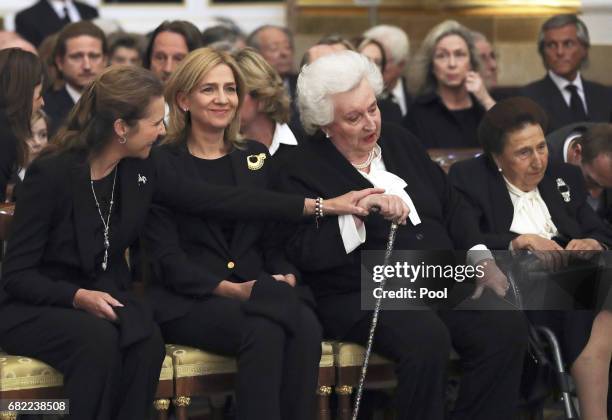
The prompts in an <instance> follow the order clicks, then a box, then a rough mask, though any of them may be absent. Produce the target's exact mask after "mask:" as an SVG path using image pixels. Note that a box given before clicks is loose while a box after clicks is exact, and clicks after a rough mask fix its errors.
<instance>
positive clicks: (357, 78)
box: [297, 51, 383, 134]
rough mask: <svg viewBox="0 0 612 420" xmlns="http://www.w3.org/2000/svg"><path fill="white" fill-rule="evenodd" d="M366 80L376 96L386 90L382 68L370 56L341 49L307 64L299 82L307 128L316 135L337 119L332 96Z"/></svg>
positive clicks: (301, 113)
mask: <svg viewBox="0 0 612 420" xmlns="http://www.w3.org/2000/svg"><path fill="white" fill-rule="evenodd" d="M363 79H366V80H367V81H368V83H369V84H370V86H371V87H372V89H373V90H374V94H375V95H376V96H378V95H380V93H381V92H382V90H383V79H382V75H381V74H380V70H379V69H378V67H377V66H376V64H374V63H373V62H372V61H370V59H369V58H367V57H366V56H364V55H362V54H359V53H357V52H354V51H340V52H337V53H334V54H329V55H326V56H323V57H321V58H318V59H317V60H315V61H314V62H312V63H311V64H308V65H305V66H304V67H302V70H301V71H300V75H299V77H298V82H297V92H298V107H299V110H300V119H301V121H302V125H303V127H304V130H305V131H306V133H308V134H314V133H315V132H316V131H317V129H319V128H320V127H324V126H326V125H327V124H329V123H331V122H332V121H333V120H334V104H333V101H332V95H334V94H336V93H344V92H348V91H350V90H353V89H355V88H356V87H357V86H358V85H359V84H360V83H361V81H362V80H363Z"/></svg>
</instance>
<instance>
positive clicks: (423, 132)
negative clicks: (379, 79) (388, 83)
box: [404, 20, 495, 149]
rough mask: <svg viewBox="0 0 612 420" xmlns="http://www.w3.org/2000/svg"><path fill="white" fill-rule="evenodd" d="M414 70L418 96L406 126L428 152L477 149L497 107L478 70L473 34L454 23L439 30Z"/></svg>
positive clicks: (423, 47)
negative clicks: (483, 125)
mask: <svg viewBox="0 0 612 420" xmlns="http://www.w3.org/2000/svg"><path fill="white" fill-rule="evenodd" d="M415 62H416V64H415V69H414V70H413V71H412V72H411V73H412V74H413V77H414V84H415V86H416V90H417V95H418V96H417V98H416V99H415V102H414V103H413V105H412V107H411V108H410V112H409V113H408V114H407V115H406V118H405V119H404V126H405V127H406V128H407V129H408V130H410V131H411V132H412V133H413V134H415V135H416V136H417V137H418V138H419V139H420V140H421V142H422V143H423V145H424V146H425V147H426V148H428V149H429V148H447V147H453V148H457V147H478V146H479V145H478V139H477V136H476V130H477V128H478V123H479V122H480V120H481V118H482V116H483V115H484V113H485V111H486V110H488V109H489V108H491V107H492V106H493V105H495V100H493V98H491V95H489V92H488V91H487V88H486V86H485V84H484V82H483V80H482V77H481V76H480V74H478V70H479V68H480V62H479V60H478V53H477V51H476V48H475V47H474V41H473V39H472V35H471V33H470V30H469V29H467V28H466V27H465V26H462V25H460V24H459V23H458V22H456V21H454V20H447V21H445V22H442V23H440V24H439V25H437V26H435V27H434V28H433V29H432V30H431V31H429V33H428V34H427V37H426V38H425V40H424V41H423V44H422V45H421V50H420V52H419V55H418V56H417V57H416V59H415Z"/></svg>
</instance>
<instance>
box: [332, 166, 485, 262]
mask: <svg viewBox="0 0 612 420" xmlns="http://www.w3.org/2000/svg"><path fill="white" fill-rule="evenodd" d="M359 173H360V174H361V175H362V176H363V177H364V178H365V179H367V180H368V181H370V182H371V183H372V185H374V186H375V187H378V188H384V189H385V194H393V195H397V196H398V197H400V198H401V199H402V201H403V202H404V203H405V204H406V205H407V206H408V208H409V209H410V213H409V214H408V220H410V223H412V225H413V226H416V225H418V224H420V223H421V218H420V217H419V214H418V212H417V209H416V207H415V206H414V203H413V202H412V199H411V198H410V196H409V195H408V193H407V192H406V191H405V190H404V188H406V186H407V185H408V184H407V183H406V182H405V181H404V180H403V179H402V178H400V177H399V176H397V175H395V174H392V173H391V172H389V171H387V169H386V167H385V163H384V162H383V160H382V155H380V156H378V157H376V158H374V160H372V163H371V165H370V172H369V173H365V172H363V171H359ZM338 225H339V227H340V235H341V236H342V243H343V244H344V250H345V251H346V253H347V254H349V253H351V252H352V251H354V250H355V249H356V248H357V247H358V246H359V245H361V244H363V243H364V242H365V240H366V228H365V224H363V223H362V224H361V225H360V226H359V227H357V225H356V224H355V219H354V217H353V216H352V215H343V216H338ZM470 251H478V252H471V253H470V252H468V256H467V260H468V264H472V265H474V264H476V263H477V262H478V261H480V260H483V259H487V258H492V254H491V252H490V251H488V249H487V247H486V246H485V245H483V244H478V245H475V246H473V247H472V248H470Z"/></svg>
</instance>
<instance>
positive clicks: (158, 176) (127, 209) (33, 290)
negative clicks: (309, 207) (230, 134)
mask: <svg viewBox="0 0 612 420" xmlns="http://www.w3.org/2000/svg"><path fill="white" fill-rule="evenodd" d="M174 163H175V162H172V161H168V160H166V159H163V158H160V157H158V156H157V155H156V154H155V153H153V156H152V157H151V158H149V159H144V160H141V159H123V160H122V161H121V162H120V163H119V166H118V169H117V170H118V173H117V178H118V180H117V182H118V185H119V189H118V190H117V191H116V194H119V200H118V201H119V203H120V204H119V207H118V209H117V212H118V217H117V219H118V220H119V222H117V223H116V224H113V225H112V226H111V241H110V242H111V245H110V250H109V260H110V262H109V268H108V270H107V271H106V272H102V271H101V270H100V269H99V267H98V266H97V264H95V262H94V258H95V250H96V248H97V247H98V246H99V244H98V243H96V242H95V240H94V236H95V235H94V230H95V227H96V226H99V225H98V223H101V221H100V219H99V215H98V213H97V209H96V207H95V202H94V199H93V195H92V193H91V185H90V182H89V180H90V177H89V165H88V164H87V163H86V159H85V156H84V153H80V152H60V153H56V154H53V155H50V156H45V157H41V158H39V159H37V160H36V161H35V162H33V163H32V165H31V166H30V167H29V169H28V173H27V175H26V178H25V180H24V183H23V185H22V188H21V190H20V197H19V201H18V203H17V205H16V209H15V216H14V220H13V224H12V232H11V236H10V238H9V241H8V247H7V253H6V255H5V258H4V260H3V264H2V270H3V272H2V278H1V279H0V318H1V319H2V323H1V325H0V328H7V329H10V328H11V327H14V326H17V325H19V324H21V323H22V322H25V321H27V320H28V319H30V318H32V317H35V316H37V315H38V314H39V313H40V311H41V310H42V309H43V308H44V306H48V305H53V306H63V307H68V308H71V307H72V300H73V298H74V294H75V293H76V291H77V289H79V288H87V289H94V290H104V291H108V292H110V293H111V294H118V295H119V296H123V295H125V296H126V298H125V299H124V298H123V297H120V298H119V300H120V301H122V299H124V300H129V301H132V298H131V297H130V296H129V295H127V294H126V293H127V290H128V289H129V286H130V281H131V279H130V272H129V269H128V267H127V263H126V261H125V258H124V253H125V250H126V249H127V247H128V246H130V245H131V244H132V243H134V242H135V240H136V239H137V238H138V237H139V235H140V234H141V233H142V228H143V226H144V223H145V219H146V216H147V213H148V211H149V208H150V206H151V202H152V200H154V201H155V202H157V203H162V204H165V205H167V206H170V207H171V208H173V209H181V210H184V211H186V212H191V213H193V214H201V215H203V216H211V215H214V214H219V213H220V212H221V213H225V214H228V215H230V216H233V217H265V216H267V215H269V214H272V217H279V218H286V219H289V220H294V221H295V220H301V217H302V212H303V205H304V204H303V203H304V202H303V197H295V196H281V195H279V194H275V193H267V194H266V193H264V192H257V193H255V192H254V191H249V190H246V189H240V188H227V187H217V186H210V185H207V184H204V183H202V182H197V181H194V180H191V179H189V178H180V175H179V172H180V171H179V168H175V167H174ZM248 201H255V204H253V205H252V206H250V207H249V208H248V209H246V208H243V203H244V202H248ZM113 223H115V222H113ZM122 303H124V304H126V302H123V301H122ZM9 305H11V306H12V310H11V311H10V313H11V316H10V317H7V316H3V314H2V310H3V308H5V307H7V306H9ZM134 307H135V308H140V309H141V310H138V311H131V309H130V305H127V304H126V309H125V311H126V313H127V315H128V316H126V325H132V326H135V328H132V329H131V331H132V332H135V334H136V335H138V334H140V333H141V332H138V331H140V329H139V327H138V324H139V323H138V322H136V321H135V320H138V319H141V320H143V322H142V323H141V326H142V327H143V328H142V330H143V331H144V330H145V329H146V328H145V327H146V325H147V324H146V322H144V321H145V320H146V317H147V316H148V312H147V310H146V305H144V306H143V305H141V304H137V303H134ZM122 311H123V310H122ZM129 313H132V315H133V316H129ZM150 315H151V316H152V312H151V313H150ZM143 317H144V318H143ZM128 337H130V335H128ZM132 337H134V336H132Z"/></svg>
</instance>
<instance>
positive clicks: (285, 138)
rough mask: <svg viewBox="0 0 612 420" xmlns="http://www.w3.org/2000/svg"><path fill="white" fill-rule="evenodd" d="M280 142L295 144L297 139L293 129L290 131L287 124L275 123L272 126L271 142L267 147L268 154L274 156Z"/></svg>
mask: <svg viewBox="0 0 612 420" xmlns="http://www.w3.org/2000/svg"><path fill="white" fill-rule="evenodd" d="M281 144H287V145H289V146H297V145H298V141H297V139H296V138H295V135H294V134H293V131H291V129H290V128H289V126H288V125H287V124H279V123H276V127H275V128H274V136H273V137H272V143H271V144H270V148H269V149H268V152H269V153H270V156H274V153H276V152H277V151H278V148H279V147H280V145H281Z"/></svg>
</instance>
